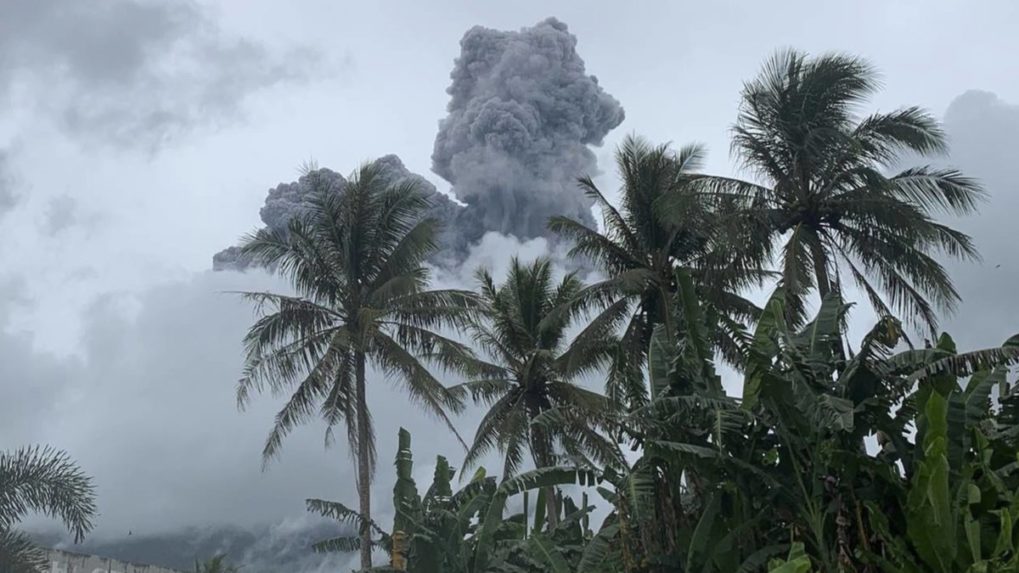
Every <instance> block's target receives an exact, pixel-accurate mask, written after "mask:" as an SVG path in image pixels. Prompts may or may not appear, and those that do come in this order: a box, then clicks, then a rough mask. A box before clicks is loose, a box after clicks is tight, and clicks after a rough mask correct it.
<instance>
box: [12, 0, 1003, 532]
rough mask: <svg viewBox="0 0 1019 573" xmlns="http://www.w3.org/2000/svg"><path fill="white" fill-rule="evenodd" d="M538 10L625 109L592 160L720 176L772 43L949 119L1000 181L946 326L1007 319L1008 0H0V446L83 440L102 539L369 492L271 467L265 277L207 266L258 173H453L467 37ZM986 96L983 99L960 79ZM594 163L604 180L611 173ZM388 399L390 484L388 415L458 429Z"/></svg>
mask: <svg viewBox="0 0 1019 573" xmlns="http://www.w3.org/2000/svg"><path fill="white" fill-rule="evenodd" d="M548 16H556V17H557V18H559V19H560V20H562V21H564V22H566V23H567V24H568V25H569V27H570V30H571V32H572V33H574V34H576V35H577V36H578V38H579V44H578V50H579V52H580V55H581V56H582V57H583V59H584V60H585V62H586V65H587V73H590V74H594V75H596V76H597V77H598V79H599V83H600V84H601V86H602V87H603V88H604V89H605V91H606V92H608V93H609V94H611V95H612V96H614V97H615V98H616V99H618V100H619V102H621V104H622V106H623V107H624V108H625V110H626V119H625V121H624V122H623V124H622V125H621V126H620V127H619V128H617V129H616V130H615V131H613V132H611V133H610V134H609V135H608V137H607V138H606V145H605V146H604V147H602V148H597V149H595V150H594V151H595V153H596V155H597V156H598V158H599V161H600V164H601V166H602V168H603V169H611V164H610V163H609V159H610V157H611V150H612V148H613V146H614V145H615V143H616V142H618V141H619V140H620V139H621V138H622V137H623V136H624V135H626V134H627V133H638V134H641V135H644V136H646V137H648V138H650V139H651V140H654V141H673V142H675V143H677V144H684V143H688V142H695V141H696V142H702V143H705V144H707V145H708V148H709V151H710V152H711V155H710V157H709V162H708V166H707V168H708V169H709V170H710V171H713V172H716V173H730V172H731V171H732V162H731V161H730V159H729V156H728V129H729V126H730V125H731V123H732V122H733V120H734V119H735V113H736V104H737V98H738V92H739V88H740V86H741V83H742V82H743V81H744V80H746V79H748V78H750V77H751V76H753V75H754V73H755V72H756V71H757V69H758V67H759V65H760V64H761V62H762V61H763V60H764V59H765V58H766V57H767V56H768V55H769V54H770V53H772V52H773V51H774V50H775V49H776V48H782V47H795V48H798V49H802V50H807V51H811V52H815V53H816V52H821V51H827V50H840V51H848V52H851V53H853V54H857V55H860V56H864V57H867V58H869V59H870V60H871V61H872V62H873V63H874V64H875V65H876V66H877V67H878V68H879V69H880V70H881V71H882V72H883V74H884V84H885V89H884V90H882V91H881V93H880V94H879V95H878V96H877V98H876V99H875V100H874V101H873V102H872V105H871V109H875V110H877V109H881V110H889V109H891V108H894V107H897V106H900V105H912V104H918V105H921V106H925V107H927V108H928V109H930V110H931V111H932V112H934V113H935V114H937V115H939V116H945V114H946V112H947V120H948V127H949V129H950V133H951V134H952V136H953V139H954V143H955V150H954V154H953V158H952V159H951V160H949V163H953V164H956V165H958V166H960V167H963V168H965V169H967V170H968V172H969V173H970V174H971V175H974V176H976V177H979V178H981V179H983V180H984V181H985V183H986V184H987V185H988V186H989V189H990V191H991V192H992V195H993V199H992V201H993V202H992V205H990V206H988V207H987V208H986V209H985V213H984V215H982V216H981V218H979V219H977V220H969V221H962V222H960V223H959V225H960V226H961V227H962V228H963V229H964V230H967V231H969V232H971V233H973V234H974V235H975V236H976V238H977V240H978V243H979V246H980V247H981V249H982V250H983V251H984V253H985V255H986V261H985V263H984V264H983V265H982V266H980V265H969V266H965V267H960V268H959V270H958V272H957V273H956V275H955V276H956V279H957V280H958V281H959V284H960V287H961V289H962V291H963V294H964V295H965V296H967V297H968V302H967V303H966V305H965V306H964V308H963V309H962V310H961V312H960V313H959V315H957V317H955V318H954V319H953V320H951V321H950V324H951V325H952V326H953V327H954V329H955V330H956V331H959V330H960V329H966V334H965V335H964V336H958V338H961V339H964V340H965V341H966V342H971V343H972V344H992V343H995V342H1000V341H1001V340H1002V339H1004V338H1005V337H1006V336H1007V335H1008V334H1011V332H1009V331H1008V329H1009V326H1010V325H1009V324H1008V322H1007V320H1006V319H1007V317H1016V316H1019V312H1017V307H1016V303H1015V302H1014V297H1010V290H1012V289H1011V287H1012V285H1015V284H1016V281H1017V280H1019V262H1017V257H1016V256H1015V255H1014V254H1011V255H1010V254H1009V252H1010V251H1013V250H1014V247H1013V246H1012V244H1013V243H1014V242H1015V239H1014V238H1013V235H1014V232H1013V231H1012V229H1013V228H1014V225H1015V221H1016V214H1017V213H1019V194H1017V192H1016V191H1015V190H1014V188H1013V186H1014V185H1015V182H1016V181H1017V180H1019V177H1017V176H1019V173H1017V166H1016V163H1015V157H1016V155H1017V152H1019V143H1017V141H1019V107H1016V105H1017V104H1019V77H1017V76H1016V74H1014V73H1013V72H1012V69H1011V68H1012V66H1010V65H1009V64H1008V63H1007V62H1010V61H1011V59H1012V57H1013V55H1014V54H1016V53H1017V52H1019V39H1017V38H1016V36H1015V35H1014V34H1013V33H1012V27H1013V24H1014V23H1015V22H1017V21H1019V4H1016V3H1015V2H1013V1H1011V0H1000V1H990V0H988V1H984V2H949V1H939V2H932V1H923V2H920V1H919V0H915V1H898V2H886V1H870V2H854V3H818V2H808V1H795V2H792V1H790V2H782V3H780V4H776V3H762V2H727V1H721V2H702V3H696V4H691V3H678V2H640V3H636V2H634V3H630V5H628V6H621V5H620V3H618V2H590V1H585V2H580V1H576V2H557V3H551V4H550V3H548V2H537V1H527V2H512V3H493V2H452V1H442V2H428V3H425V2H412V1H407V2H361V3H352V2H337V1H336V0H301V1H296V2H269V1H268V0H243V1H242V0H230V1H227V0H224V1H222V2H198V3H195V2H180V1H173V2H171V1H170V0H150V1H145V2H142V1H136V0H109V1H107V2H102V3H92V2H89V3H85V2H79V1H77V0H33V1H30V2H29V1H17V0H0V260H2V261H3V265H2V266H0V293H2V295H3V296H2V297H0V326H2V330H0V396H3V400H2V401H0V435H2V436H3V437H4V442H3V443H2V444H0V448H9V447H13V446H15V445H17V444H21V443H28V442H38V441H44V442H49V443H52V444H54V445H56V446H59V447H62V448H67V449H69V450H70V451H71V452H72V453H73V454H74V456H75V457H76V458H78V459H79V460H81V461H82V463H83V464H84V465H85V466H86V468H87V470H88V471H90V472H91V473H93V474H94V475H95V476H96V478H97V480H98V482H99V485H100V494H101V499H100V503H101V507H102V509H103V513H104V516H103V519H102V521H101V523H100V531H102V532H105V533H107V534H109V535H116V534H118V532H121V531H123V530H126V529H129V528H133V529H134V530H136V531H137V530H141V529H146V528H148V529H153V530H154V529H158V528H168V527H175V526H178V525H184V524H192V523H207V522H212V521H216V520H220V521H233V522H237V523H244V524H249V523H256V522H262V521H267V520H274V519H279V518H281V517H283V516H286V515H293V514H297V513H300V512H301V511H302V505H301V500H302V499H303V498H304V497H308V496H313V495H315V496H323V497H331V498H337V499H340V500H342V501H348V502H351V501H353V499H354V496H353V488H352V486H351V482H350V480H349V479H347V477H346V476H347V474H346V473H345V472H348V470H346V469H344V468H345V467H346V465H347V464H346V457H345V456H346V454H345V453H344V451H343V450H342V449H338V450H334V451H332V452H330V453H328V454H323V453H322V450H321V442H320V435H319V433H317V430H316V429H309V430H308V431H306V432H301V433H299V434H297V435H295V436H294V438H293V439H292V441H291V446H290V448H289V449H288V450H287V453H286V454H285V456H284V458H283V460H281V462H280V463H278V464H276V465H275V466H274V467H273V469H272V470H271V471H270V472H268V473H267V474H260V473H259V471H258V468H259V459H258V452H259V450H260V448H261V442H262V440H263V438H264V435H265V431H266V430H267V429H268V428H269V424H270V422H271V415H272V413H273V411H274V408H275V407H276V406H277V405H278V402H277V401H273V400H271V399H264V400H258V401H256V403H255V406H254V407H253V408H252V409H251V410H250V411H249V412H246V413H244V414H240V413H238V412H237V411H236V410H235V409H234V405H233V383H234V380H235V379H236V377H237V375H238V373H239V368H240V345H239V339H240V336H241V335H242V333H243V330H244V329H245V327H246V326H248V324H249V323H250V321H251V318H252V316H251V313H250V311H249V310H248V309H247V308H246V307H245V306H244V305H243V304H240V303H238V302H237V301H236V300H233V299H231V298H230V297H228V296H226V295H222V294H220V291H223V290H228V289H231V288H251V287H259V286H262V285H270V284H273V281H272V279H269V278H267V277H264V276H259V275H257V274H254V275H246V276H243V275H236V274H215V275H214V274H212V273H210V272H208V269H209V268H210V263H211V256H212V254H213V253H215V252H216V251H218V250H220V249H221V248H223V247H225V246H227V245H230V244H233V243H234V242H235V241H236V239H237V237H238V236H239V235H241V234H242V233H244V232H246V231H249V230H251V229H252V228H253V227H254V226H256V225H257V224H258V222H259V220H258V209H259V207H260V206H261V204H262V201H263V199H264V197H265V193H266V190H267V189H269V188H270V187H273V186H275V185H276V184H278V183H280V182H285V181H291V180H294V179H296V176H297V171H296V168H297V167H298V166H299V165H300V164H301V163H302V162H304V161H306V160H308V159H312V158H313V159H315V160H317V161H318V163H319V164H320V165H322V166H326V167H330V168H332V169H334V170H337V171H340V172H342V173H348V172H350V171H351V170H352V169H353V168H354V167H355V166H356V165H357V164H358V163H359V162H361V161H363V160H365V159H369V158H372V157H377V156H380V155H383V154H387V153H396V154H398V155H399V156H400V157H401V158H402V159H403V161H404V163H405V164H406V165H407V167H408V168H409V169H410V170H412V171H414V172H417V173H421V174H423V175H425V176H426V177H428V178H429V180H431V181H432V182H434V183H435V184H436V185H437V186H438V188H439V189H440V190H443V191H446V190H448V187H449V186H448V184H446V183H445V182H444V181H442V180H441V179H440V178H439V177H437V176H435V175H434V174H433V173H431V172H430V171H429V166H430V154H431V150H432V143H433V141H434V138H435V134H436V131H437V122H438V120H439V119H440V118H441V117H443V116H444V115H445V105H446V103H447V101H448V96H447V94H446V93H445V88H446V87H447V86H448V85H449V72H450V70H451V69H452V63H453V58H454V57H456V55H457V54H458V52H459V45H458V42H459V39H460V37H461V36H462V34H463V33H464V31H466V30H467V29H468V28H469V27H471V26H473V25H476V24H481V25H485V26H489V27H494V28H499V29H517V28H520V27H522V26H530V25H533V24H535V23H536V22H538V21H540V20H542V19H544V18H546V17H548ZM969 90H982V91H983V92H986V93H984V94H969V95H967V96H966V97H963V98H961V99H957V98H960V96H961V95H962V94H964V93H966V92H967V91H969ZM953 102H955V103H954V104H953ZM601 181H602V182H603V183H605V185H606V186H607V187H610V188H611V187H614V185H615V183H614V180H613V178H612V176H611V173H606V174H605V175H604V176H603V177H601ZM515 246H516V243H514V242H512V241H509V242H505V241H504V242H500V241H499V239H498V238H492V239H491V240H490V242H489V244H487V245H485V246H484V247H482V248H480V249H478V252H477V253H476V255H475V258H474V259H472V260H473V261H482V260H484V261H488V263H489V264H493V265H500V264H503V263H504V258H505V257H504V254H505V253H507V252H509V251H511V250H512V249H513V248H515ZM540 247H541V245H535V244H531V245H528V246H527V249H529V252H532V253H534V252H540V250H541V249H540ZM996 265H1001V266H1000V267H997V266H996ZM449 280H452V279H449ZM1012 326H1013V327H1015V326H1019V325H1015V324H1013V325H1012ZM392 397H393V394H392V393H388V394H386V393H380V396H379V398H378V399H377V400H376V402H377V403H378V407H380V408H382V409H381V410H379V411H377V412H376V419H377V421H378V426H379V435H380V440H381V443H380V446H382V447H381V448H380V456H381V459H382V463H381V464H380V477H383V478H387V477H388V473H389V472H388V464H387V463H386V460H388V459H390V454H389V451H390V449H391V448H388V447H386V446H388V445H389V443H390V442H392V441H394V440H393V437H394V436H395V432H396V427H397V424H405V425H409V426H411V427H413V428H414V429H415V430H416V432H417V433H416V434H415V437H416V438H417V440H416V441H417V443H419V444H422V446H421V451H420V453H419V459H421V460H425V459H428V458H429V457H431V455H433V453H429V449H433V450H434V449H435V448H437V447H439V446H443V447H445V446H446V445H447V444H449V443H450V442H449V441H448V440H447V439H446V438H445V437H444V435H443V434H442V432H443V431H444V430H443V429H442V427H441V426H440V425H435V424H431V423H430V422H429V421H428V420H426V419H424V418H423V417H421V416H420V415H418V414H414V413H413V410H412V409H411V408H410V407H409V406H406V405H404V404H403V403H400V402H399V401H397V400H392V399H391V398H392ZM465 426H466V427H468V428H469V429H468V430H467V431H468V433H469V432H471V431H472V430H473V428H472V427H470V423H469V422H465ZM419 436H420V437H419ZM422 472H423V476H427V473H428V470H427V468H425V469H423V470H422ZM425 479H426V478H425V477H422V478H421V481H424V480H425ZM388 487H389V485H388V482H386V481H382V482H380V486H379V488H380V491H385V490H386V488H388Z"/></svg>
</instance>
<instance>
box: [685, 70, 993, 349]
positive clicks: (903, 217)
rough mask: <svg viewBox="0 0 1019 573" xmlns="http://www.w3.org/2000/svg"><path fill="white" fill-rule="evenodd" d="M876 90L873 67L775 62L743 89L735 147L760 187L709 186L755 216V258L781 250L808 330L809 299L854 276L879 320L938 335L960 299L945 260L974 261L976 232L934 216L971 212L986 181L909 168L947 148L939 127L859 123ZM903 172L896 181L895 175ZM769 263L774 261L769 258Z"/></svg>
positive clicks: (789, 295) (896, 116) (710, 182)
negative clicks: (899, 318) (897, 318)
mask: <svg viewBox="0 0 1019 573" xmlns="http://www.w3.org/2000/svg"><path fill="white" fill-rule="evenodd" d="M877 87H878V81H877V75H876V73H875V71H874V69H873V68H872V67H871V66H870V65H869V64H868V63H867V62H865V61H863V60H860V59H858V58H854V57H850V56H844V55H840V54H829V55H823V56H820V57H817V58H811V57H809V56H807V55H806V54H803V53H800V52H795V51H784V52H780V53H778V54H776V55H775V56H774V57H773V58H772V59H771V60H769V61H768V62H767V64H766V65H765V66H764V69H763V70H762V71H761V73H760V75H759V76H758V77H757V78H756V79H754V80H753V81H751V82H749V83H747V84H746V85H745V86H744V88H743V94H742V102H741V104H740V112H739V119H738V120H737V122H736V125H735V127H734V128H733V142H732V146H733V151H734V152H735V154H736V156H737V157H738V158H739V159H740V160H741V161H742V162H743V164H744V166H745V167H746V168H747V169H748V170H749V171H750V173H751V174H752V175H754V176H755V177H756V179H757V181H760V183H759V184H758V183H754V182H747V181H739V180H734V179H727V178H720V177H706V178H702V179H700V181H699V183H700V184H701V186H702V187H703V188H704V189H705V190H707V191H708V192H709V194H711V195H721V196H724V197H726V198H727V199H729V200H730V201H731V202H732V203H733V204H736V205H740V204H742V205H741V206H740V208H739V209H738V211H739V212H740V213H741V215H740V218H741V219H744V220H745V219H757V220H758V222H757V223H756V224H754V225H752V227H753V228H754V229H755V230H756V231H757V232H758V233H760V234H759V236H758V239H757V241H758V247H757V248H755V249H753V252H754V254H759V255H765V256H766V257H768V258H770V256H771V254H772V252H771V251H772V247H774V246H776V245H777V243H778V242H779V241H780V240H781V241H784V244H783V245H782V247H781V250H780V253H778V254H779V259H780V269H781V274H782V283H783V285H784V286H785V289H786V312H787V313H788V318H789V320H790V321H791V322H792V324H794V325H796V326H798V325H800V324H802V321H803V318H804V310H805V308H806V305H805V296H806V294H807V293H808V292H809V291H810V290H811V289H816V291H817V292H818V293H819V294H820V296H821V297H822V298H823V297H825V296H827V295H828V293H830V292H835V293H841V292H843V290H844V287H843V280H842V276H843V274H845V275H846V276H848V277H851V279H852V281H853V283H854V284H856V285H857V286H858V287H859V288H860V289H861V290H862V291H863V292H864V293H865V294H866V297H867V299H868V300H869V301H870V303H871V304H872V305H873V307H874V308H875V310H877V311H878V313H879V314H881V315H892V314H893V313H895V312H898V313H901V314H902V315H903V316H904V318H906V319H908V320H911V321H914V322H915V323H917V324H919V325H922V326H924V327H926V328H928V329H930V330H934V329H935V328H936V327H937V314H936V309H941V310H951V309H952V308H954V306H955V305H956V303H957V302H958V300H959V295H958V293H957V292H956V290H955V288H954V286H953V285H952V281H951V278H950V277H949V276H948V274H947V273H946V271H945V269H944V268H943V267H942V265H941V263H940V262H939V261H938V257H937V256H938V255H948V256H954V257H963V258H976V257H977V252H976V249H975V248H974V246H973V243H972V241H971V240H970V238H969V237H968V236H966V235H965V234H963V233H960V232H959V231H956V230H953V229H952V228H950V227H948V226H946V225H944V224H942V223H938V222H937V221H936V220H935V219H934V216H935V215H937V214H950V215H965V214H969V213H973V212H974V211H975V209H976V207H977V204H978V202H979V200H980V199H981V196H982V191H981V189H980V187H979V185H978V184H977V183H976V182H975V181H974V180H972V179H970V178H968V177H966V176H964V175H963V174H961V173H960V172H958V171H956V170H954V169H939V168H935V167H931V166H913V167H908V168H905V169H902V168H901V167H900V163H901V162H903V161H909V160H911V159H913V158H915V157H926V156H930V155H934V154H938V153H942V152H944V151H946V149H947V145H946V139H945V134H944V132H943V131H942V129H941V127H940V125H939V124H938V122H937V120H936V119H934V118H933V117H932V116H931V115H930V114H928V113H926V112H925V111H923V110H921V109H920V108H916V107H907V108H902V109H898V110H895V111H892V112H889V113H875V114H871V115H866V116H862V117H861V116H859V115H858V111H859V107H860V105H861V104H862V103H863V102H865V101H866V100H867V98H869V97H870V96H871V95H873V93H874V91H875V90H876V89H877ZM890 171H894V174H889V172H890ZM761 262H762V263H764V262H766V261H765V260H764V259H762V261H761Z"/></svg>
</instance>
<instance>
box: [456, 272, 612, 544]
mask: <svg viewBox="0 0 1019 573" xmlns="http://www.w3.org/2000/svg"><path fill="white" fill-rule="evenodd" d="M552 273H553V270H552V264H551V262H550V261H549V260H548V259H538V260H537V261H535V262H534V263H532V264H529V265H524V264H521V263H520V262H519V261H518V260H517V259H515V258H514V259H513V260H512V261H511V263H510V269H509V275H508V276H507V278H506V280H505V282H504V283H503V284H502V285H499V286H497V285H496V284H495V281H494V280H493V278H492V276H491V275H490V274H489V273H488V272H487V271H485V270H481V271H479V272H478V273H477V278H478V287H479V291H480V295H481V309H482V310H481V312H480V313H479V315H478V316H477V320H474V321H473V322H472V323H471V325H470V332H471V334H472V336H473V340H474V342H475V343H476V344H477V346H478V347H480V348H482V349H483V350H484V351H485V353H486V354H488V355H489V356H490V357H491V359H490V361H483V360H482V361H479V362H478V368H477V372H475V373H474V376H473V377H472V379H471V380H470V381H468V382H465V383H463V384H461V385H458V386H456V387H454V388H452V391H454V392H457V393H469V394H470V395H471V396H472V397H473V398H474V400H475V401H478V402H482V403H484V404H486V405H487V406H488V407H489V409H488V412H487V413H486V414H485V416H484V418H482V420H481V422H480V423H479V425H478V429H477V432H476V433H475V435H474V441H473V444H472V445H471V447H470V449H469V450H468V452H467V455H466V456H465V458H464V462H463V464H464V466H465V467H470V466H473V465H474V464H476V463H477V461H478V459H479V458H480V457H481V456H482V455H484V454H485V453H486V452H488V451H489V450H490V449H492V448H496V449H498V450H499V451H500V452H502V453H503V456H504V460H505V461H504V463H503V471H502V476H503V479H508V478H510V477H513V476H514V475H515V474H516V473H517V471H518V470H519V469H520V466H521V463H522V462H523V457H524V453H525V452H527V451H529V452H530V455H531V458H532V460H533V462H534V466H535V467H537V468H545V467H552V466H555V465H557V463H558V462H559V461H560V460H561V459H563V458H568V459H571V460H574V461H575V463H578V464H581V463H582V462H581V461H582V460H584V461H587V460H590V461H588V463H584V464H582V465H585V466H590V465H593V463H602V464H604V463H607V462H609V463H610V462H612V461H613V460H616V459H619V458H618V456H617V452H616V450H615V448H613V447H612V446H611V444H610V443H609V442H608V441H607V440H606V439H605V438H604V437H602V435H601V434H599V433H598V432H597V430H596V427H597V421H598V419H599V418H600V417H601V416H602V415H603V414H604V413H605V412H607V411H608V410H609V407H610V406H609V404H608V402H607V400H606V399H605V397H604V396H602V395H601V394H598V393H596V392H592V391H590V390H587V389H585V388H583V387H582V386H580V385H579V383H578V382H579V380H580V378H581V377H583V376H584V375H587V374H593V373H596V372H597V371H598V370H599V368H601V367H602V366H604V365H605V364H607V363H608V362H609V361H610V359H611V357H612V355H613V354H614V352H615V351H616V348H617V346H618V345H617V341H616V338H615V336H614V332H615V330H616V327H617V325H618V324H619V322H620V320H621V319H622V318H623V313H622V312H620V311H621V310H623V309H624V307H623V306H622V305H620V306H618V307H617V308H618V309H619V310H617V311H616V312H614V313H613V312H611V311H609V312H604V313H602V314H601V316H599V317H598V318H597V319H596V320H594V321H592V322H590V323H588V324H587V325H586V326H584V327H583V329H582V330H580V331H579V332H578V333H577V334H576V335H574V336H570V335H569V333H568V331H569V330H570V329H571V328H572V327H574V325H575V324H576V323H578V322H579V320H580V319H582V318H583V317H585V311H586V309H587V306H588V305H587V304H586V301H585V299H584V298H583V297H581V296H579V295H580V294H581V290H582V288H583V284H582V283H581V281H580V279H579V278H578V277H577V275H576V273H569V274H566V275H565V276H563V277H562V279H561V280H560V281H558V283H557V282H556V281H555V280H554V278H553V276H552ZM550 416H553V417H554V423H542V424H539V423H536V421H538V420H539V419H542V418H549V417H550ZM546 422H548V420H546ZM545 499H546V501H547V503H549V504H554V496H553V495H551V494H549V495H547V496H546V497H545ZM557 514H558V510H556V509H554V508H553V507H551V505H550V507H549V511H548V517H549V519H551V520H553V524H554V520H555V517H556V515H557Z"/></svg>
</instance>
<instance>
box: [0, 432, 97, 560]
mask: <svg viewBox="0 0 1019 573" xmlns="http://www.w3.org/2000/svg"><path fill="white" fill-rule="evenodd" d="M28 512H38V513H42V514H46V515H50V516H54V517H58V518H60V519H61V520H62V521H63V522H64V525H65V526H67V529H68V530H69V531H70V532H71V534H72V535H74V541H75V542H76V543H77V542H79V541H81V539H82V538H83V537H84V536H85V534H86V533H88V532H89V531H91V530H92V520H93V519H94V518H95V515H96V501H95V488H94V486H93V485H92V479H91V478H89V477H88V476H86V475H85V474H84V473H83V472H82V471H81V469H80V468H79V467H78V466H77V465H75V463H74V462H72V461H71V459H70V458H69V457H68V456H67V454H66V453H64V452H60V451H57V450H53V449H50V448H41V447H28V448H21V449H18V450H15V451H13V452H0V571H4V572H5V573H8V572H9V573H38V572H39V571H41V570H42V567H43V566H44V565H45V563H44V558H43V557H44V556H43V554H42V553H41V551H40V550H39V548H38V547H36V546H35V544H33V543H32V542H31V540H29V539H28V537H26V536H25V535H24V534H22V533H19V532H18V531H16V530H14V529H13V528H14V526H15V525H16V524H17V523H18V522H19V521H20V520H21V519H22V518H23V517H25V515H26V514H27V513H28Z"/></svg>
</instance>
